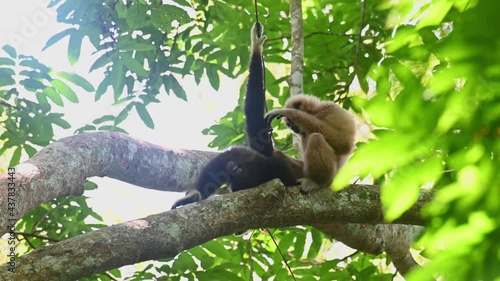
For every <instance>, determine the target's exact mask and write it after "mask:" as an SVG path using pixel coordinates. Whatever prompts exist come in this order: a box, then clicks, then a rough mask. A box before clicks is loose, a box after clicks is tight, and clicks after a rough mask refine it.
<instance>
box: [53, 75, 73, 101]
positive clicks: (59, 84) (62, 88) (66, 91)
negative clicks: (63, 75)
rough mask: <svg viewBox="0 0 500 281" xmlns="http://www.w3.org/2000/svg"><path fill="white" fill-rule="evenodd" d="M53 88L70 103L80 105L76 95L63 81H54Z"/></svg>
mask: <svg viewBox="0 0 500 281" xmlns="http://www.w3.org/2000/svg"><path fill="white" fill-rule="evenodd" d="M51 84H52V86H53V87H54V88H55V89H56V90H57V91H58V92H59V93H60V94H61V95H63V96H65V97H66V98H67V99H68V100H69V101H70V102H73V103H78V97H77V96H76V93H75V92H74V91H73V89H71V88H70V87H69V86H68V85H66V84H65V83H64V82H63V81H61V80H58V79H54V80H52V82H51Z"/></svg>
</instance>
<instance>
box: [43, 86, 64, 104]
mask: <svg viewBox="0 0 500 281" xmlns="http://www.w3.org/2000/svg"><path fill="white" fill-rule="evenodd" d="M43 93H44V94H46V95H47V96H48V97H49V99H51V100H52V101H53V102H54V103H55V104H57V105H59V106H64V103H63V100H62V98H61V96H60V95H59V93H57V92H56V90H55V89H54V88H51V87H47V88H45V89H44V90H43Z"/></svg>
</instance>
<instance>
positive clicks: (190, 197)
mask: <svg viewBox="0 0 500 281" xmlns="http://www.w3.org/2000/svg"><path fill="white" fill-rule="evenodd" d="M198 201H201V194H200V193H199V192H196V191H190V192H188V193H187V194H186V196H184V197H182V198H181V199H179V200H177V201H175V203H174V205H172V208H171V210H173V209H177V208H179V207H181V206H184V205H187V204H191V203H196V202H198Z"/></svg>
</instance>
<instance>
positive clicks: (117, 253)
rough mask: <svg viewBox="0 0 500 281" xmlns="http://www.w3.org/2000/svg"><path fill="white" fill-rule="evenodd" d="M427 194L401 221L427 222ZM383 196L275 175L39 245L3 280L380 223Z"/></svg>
mask: <svg viewBox="0 0 500 281" xmlns="http://www.w3.org/2000/svg"><path fill="white" fill-rule="evenodd" d="M430 198H431V197H430V196H421V198H420V199H421V200H420V201H419V204H417V205H416V207H415V208H414V209H412V210H411V211H410V212H407V213H406V214H405V215H403V216H402V217H401V218H400V219H399V220H398V222H399V223H405V224H423V223H424V221H423V220H422V219H421V218H419V216H418V211H419V209H420V207H421V206H422V204H424V203H426V202H427V201H428V200H429V199H430ZM378 199H379V188H377V187H373V186H362V185H359V186H351V187H349V188H346V189H344V190H342V191H340V192H335V193H334V192H333V191H331V190H326V189H325V190H319V191H317V192H314V193H311V194H307V195H302V194H301V193H300V192H299V191H298V188H286V187H284V186H283V185H282V184H281V183H280V182H279V181H278V180H274V181H271V182H269V183H266V184H264V185H262V186H260V187H257V188H253V189H248V190H245V191H240V192H235V193H230V194H226V195H224V196H215V197H212V198H209V199H207V200H204V201H202V202H199V203H197V204H190V205H187V206H185V207H182V208H180V209H176V210H171V211H167V212H164V213H161V214H157V215H152V216H148V217H146V218H142V219H137V220H134V221H129V222H126V223H122V224H118V225H114V226H110V227H108V228H105V229H101V230H97V231H94V232H92V233H87V234H83V235H80V236H77V237H74V238H71V239H68V240H65V241H61V242H59V243H56V244H53V245H50V246H47V247H45V248H41V249H37V250H34V251H33V252H31V253H29V254H26V255H24V256H22V257H20V258H19V259H18V260H17V261H16V262H17V266H16V273H14V274H12V273H10V272H8V271H7V267H6V266H2V267H0V280H33V281H35V280H76V279H80V278H82V277H88V276H91V275H94V274H97V273H101V272H104V271H106V270H110V269H113V268H117V267H120V266H123V265H127V264H133V263H137V262H141V261H146V260H151V259H159V258H168V257H174V256H175V255H177V254H178V253H180V252H181V251H183V250H186V249H189V248H192V247H194V246H196V245H200V244H202V243H205V242H208V241H210V240H212V239H214V238H217V237H220V236H224V235H230V234H232V233H235V232H241V231H244V230H247V229H253V228H260V227H265V228H278V227H289V226H295V225H311V224H312V225H315V226H316V227H318V226H319V228H321V226H322V224H324V223H325V222H329V225H332V223H337V224H343V223H347V222H357V223H370V224H373V223H382V222H383V220H382V217H383V212H382V208H380V205H379V204H378ZM311 206H312V207H311ZM353 206H355V208H353ZM394 227H396V226H394ZM405 227H406V226H405Z"/></svg>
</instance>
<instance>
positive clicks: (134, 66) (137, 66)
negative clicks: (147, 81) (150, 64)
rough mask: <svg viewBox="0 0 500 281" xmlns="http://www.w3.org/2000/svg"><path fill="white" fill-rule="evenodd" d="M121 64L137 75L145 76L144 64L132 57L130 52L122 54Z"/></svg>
mask: <svg viewBox="0 0 500 281" xmlns="http://www.w3.org/2000/svg"><path fill="white" fill-rule="evenodd" d="M122 59H123V64H124V65H125V66H126V67H127V68H128V69H130V71H132V72H134V73H136V74H137V75H138V76H142V77H147V76H148V74H149V73H148V72H147V71H146V70H145V69H144V66H143V64H142V63H140V62H139V61H137V60H135V59H133V58H132V56H131V53H125V54H122Z"/></svg>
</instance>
